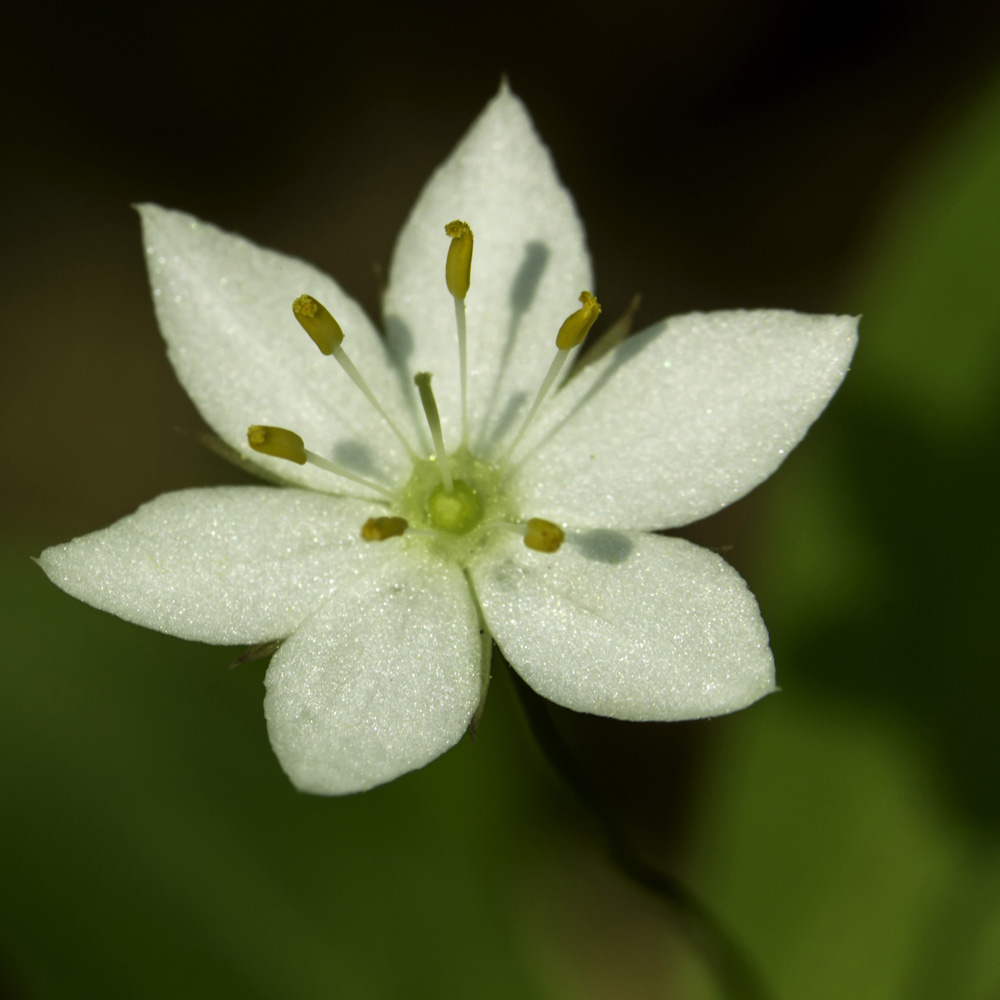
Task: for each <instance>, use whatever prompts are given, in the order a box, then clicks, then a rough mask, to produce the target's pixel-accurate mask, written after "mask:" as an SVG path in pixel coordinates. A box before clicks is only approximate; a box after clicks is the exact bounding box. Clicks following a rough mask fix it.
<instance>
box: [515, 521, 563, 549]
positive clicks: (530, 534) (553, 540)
mask: <svg viewBox="0 0 1000 1000" xmlns="http://www.w3.org/2000/svg"><path fill="white" fill-rule="evenodd" d="M565 537H566V533H565V532H564V531H563V530H562V528H560V527H559V525H558V524H553V523H552V522H551V521H546V520H544V519H543V518H541V517H533V518H532V519H531V520H530V521H529V522H528V525H527V528H526V530H525V532H524V544H525V545H527V547H528V548H529V549H534V550H535V551H536V552H558V551H559V546H560V545H562V543H563V539H564V538H565Z"/></svg>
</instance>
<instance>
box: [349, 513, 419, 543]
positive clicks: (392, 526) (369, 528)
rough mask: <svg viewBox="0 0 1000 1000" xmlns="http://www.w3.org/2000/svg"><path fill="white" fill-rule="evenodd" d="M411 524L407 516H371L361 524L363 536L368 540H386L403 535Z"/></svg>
mask: <svg viewBox="0 0 1000 1000" xmlns="http://www.w3.org/2000/svg"><path fill="white" fill-rule="evenodd" d="M409 526H410V525H409V523H408V522H407V520H406V518H405V517H370V518H368V520H367V521H365V523H364V524H363V525H362V526H361V537H362V538H363V539H364V540H365V541H366V542H384V541H385V540H386V539H387V538H395V537H396V536H397V535H401V534H402V533H403V532H404V531H406V529H407V528H408V527H409Z"/></svg>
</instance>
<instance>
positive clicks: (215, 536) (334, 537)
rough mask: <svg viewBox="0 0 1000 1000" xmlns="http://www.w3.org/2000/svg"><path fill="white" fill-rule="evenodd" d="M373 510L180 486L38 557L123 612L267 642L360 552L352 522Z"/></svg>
mask: <svg viewBox="0 0 1000 1000" xmlns="http://www.w3.org/2000/svg"><path fill="white" fill-rule="evenodd" d="M373 512H374V507H373V505H372V504H370V503H367V502H366V501H362V500H345V499H342V498H339V497H331V496H328V495H326V494H322V493H307V492H305V491H303V490H294V489H274V488H271V487H268V486H243V487H240V486H233V487H218V488H214V489H194V490H183V491H181V492H178V493H165V494H164V495H163V496H161V497H158V498H157V499H156V500H153V501H152V502H151V503H147V504H145V505H143V506H142V507H140V508H139V509H138V510H137V511H136V512H135V513H134V514H130V515H129V516H128V517H123V518H122V519H121V520H120V521H118V522H117V523H115V524H113V525H111V527H109V528H105V529H103V530H102V531H95V532H93V533H92V534H90V535H84V536H83V537H82V538H77V539H74V540H73V541H72V542H67V543H66V544H65V545H54V546H52V548H49V549H46V550H45V551H44V552H43V553H42V554H41V556H40V557H39V559H38V562H39V564H40V565H41V567H42V569H43V570H45V572H46V574H48V576H49V579H51V580H52V582H53V583H55V584H56V586H58V587H61V588H62V589H63V590H65V591H66V592H67V593H69V594H72V595H73V596H74V597H78V598H79V599H80V600H82V601H86V602H87V603H88V604H92V605H93V606H94V607H96V608H101V609H102V610H103V611H110V612H111V613H112V614H116V615H118V616H119V617H120V618H124V619H126V620H127V621H131V622H136V623H137V624H139V625H145V626H146V627H147V628H154V629H157V630H159V631H160V632H168V633H170V634H171V635H177V636H180V637H181V638H184V639H198V640H201V641H202V642H212V643H221V644H238V643H253V642H264V641H267V640H269V639H279V638H283V637H284V636H286V635H288V634H289V633H290V632H291V631H292V630H293V629H294V628H295V627H296V626H297V625H298V624H299V623H300V622H301V621H302V620H303V619H305V618H306V617H308V615H310V614H311V613H312V612H313V611H314V610H315V609H316V608H317V607H318V606H319V605H320V604H322V603H323V601H324V600H326V598H327V595H329V594H330V593H331V591H332V589H333V584H334V580H335V579H337V578H340V577H341V576H342V575H343V574H345V573H348V572H350V571H351V568H352V567H354V566H355V565H356V564H357V563H359V562H361V561H362V560H363V558H364V557H365V556H366V555H367V554H368V553H367V546H366V544H365V543H364V542H362V541H361V538H360V537H359V532H360V529H361V525H362V524H363V523H364V522H365V520H366V519H367V518H368V517H370V516H371V515H372V513H373Z"/></svg>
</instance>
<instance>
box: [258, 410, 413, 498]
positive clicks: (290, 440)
mask: <svg viewBox="0 0 1000 1000" xmlns="http://www.w3.org/2000/svg"><path fill="white" fill-rule="evenodd" d="M247 443H248V444H249V445H250V447H251V448H253V450H254V451H257V452H260V454H262V455H272V456H273V457H274V458H283V459H285V460H286V461H288V462H295V463H296V464H297V465H305V464H306V462H308V463H309V464H310V465H315V466H316V467H317V468H319V469H323V470H324V471H325V472H332V473H333V474H334V475H335V476H341V477H342V478H344V479H350V480H351V481H352V482H355V483H360V484H361V485H362V486H367V487H368V489H370V490H374V491H375V492H376V493H381V494H382V495H383V496H385V497H388V498H389V499H390V500H393V499H395V494H393V492H392V490H389V489H386V487H385V486H382V485H380V484H379V483H373V482H372V481H371V480H370V479H365V478H364V476H359V475H358V474H357V473H356V472H351V470H350V469H345V468H344V466H342V465H337V463H336V462H331V461H329V459H326V458H324V457H323V456H322V455H317V454H316V452H314V451H310V450H309V449H308V448H307V447H306V446H305V442H304V441H303V440H302V438H300V437H299V436H298V434H296V433H295V431H289V430H286V429H285V428H284V427H267V426H264V425H262V424H254V425H253V426H252V427H250V428H248V429H247Z"/></svg>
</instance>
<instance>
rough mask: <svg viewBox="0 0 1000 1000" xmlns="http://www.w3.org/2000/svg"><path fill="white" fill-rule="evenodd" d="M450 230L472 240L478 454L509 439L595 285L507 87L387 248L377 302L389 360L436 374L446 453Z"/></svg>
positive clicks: (452, 385)
mask: <svg viewBox="0 0 1000 1000" xmlns="http://www.w3.org/2000/svg"><path fill="white" fill-rule="evenodd" d="M456 218H458V219H462V220H464V221H465V222H468V223H469V225H470V226H471V227H472V230H473V232H474V233H475V251H474V253H473V259H472V286H471V289H470V291H469V294H468V297H467V299H466V304H467V309H468V328H469V348H468V351H469V419H470V424H471V427H472V435H471V437H472V442H473V444H474V445H475V444H477V443H479V442H481V441H483V440H492V439H493V438H494V437H495V436H497V435H498V434H499V433H502V432H503V431H507V432H509V431H510V430H511V427H512V425H513V426H515V427H516V422H515V420H514V417H515V415H516V412H517V410H518V409H524V408H525V407H526V406H527V404H529V403H530V402H531V400H532V399H533V398H534V394H535V391H536V390H537V389H538V386H539V383H540V382H541V380H542V377H543V376H544V374H545V371H546V369H547V368H548V365H549V362H550V361H551V360H552V357H553V355H554V354H555V337H556V333H557V332H558V330H559V327H560V325H561V324H562V321H563V320H564V319H565V318H566V317H567V316H568V315H569V314H570V313H572V312H573V311H574V310H575V309H576V308H578V304H577V296H579V294H580V292H581V291H583V290H584V289H590V288H591V286H592V282H593V278H592V275H591V269H590V258H589V256H588V254H587V249H586V245H585V237H584V231H583V224H582V223H581V222H580V219H579V216H578V215H577V213H576V208H575V207H574V205H573V200H572V198H571V196H570V194H569V192H568V191H567V190H566V189H565V188H564V187H563V186H562V184H561V183H560V181H559V178H558V176H557V175H556V172H555V167H554V165H553V163H552V157H551V155H550V154H549V151H548V150H547V149H546V147H545V146H544V145H543V144H542V142H541V140H540V139H539V138H538V135H537V133H536V132H535V129H534V126H533V125H532V122H531V119H530V117H529V116H528V112H527V110H526V109H525V107H524V105H523V104H522V103H521V102H520V101H519V100H518V99H517V98H516V97H515V96H514V95H513V94H512V93H511V92H510V91H509V90H508V89H507V87H506V85H504V86H503V87H502V88H501V90H500V93H499V94H498V95H497V96H496V97H495V98H494V99H493V100H492V101H491V102H490V103H489V104H488V105H487V106H486V109H485V110H484V111H483V113H482V114H481V115H480V116H479V118H478V119H476V121H475V122H474V123H473V125H472V128H471V129H470V130H469V132H468V133H467V134H466V136H465V137H464V138H463V139H462V141H461V142H460V143H459V144H458V146H457V147H456V148H455V150H454V152H453V153H452V154H451V156H449V158H448V159H447V160H446V161H445V162H444V163H443V164H442V165H441V167H439V168H438V171H437V172H436V173H435V174H434V176H433V177H432V178H431V180H430V181H429V182H428V184H427V186H426V187H425V188H424V190H423V192H422V193H421V195H420V197H419V199H418V200H417V203H416V205H415V207H414V209H413V212H412V214H411V215H410V218H409V219H408V221H407V222H406V225H405V226H404V227H403V230H402V232H401V233H400V235H399V241H398V243H397V244H396V250H395V254H394V256H393V261H392V269H391V273H390V280H389V289H388V293H387V296H386V306H385V312H386V325H387V328H388V333H389V341H390V344H391V345H392V348H393V351H394V352H395V354H396V356H397V357H398V358H399V359H400V360H403V361H405V362H406V364H407V365H408V366H409V368H410V370H411V371H413V372H416V371H430V372H432V373H433V374H434V377H435V381H434V391H435V393H436V395H437V401H438V406H439V409H440V410H441V417H442V421H443V423H444V425H445V430H446V436H447V438H448V440H449V442H450V443H451V444H452V445H457V443H458V435H459V433H460V413H461V390H460V383H459V377H458V346H457V344H458V341H457V334H456V327H455V308H454V300H453V299H452V297H451V295H450V294H449V293H448V290H447V288H446V286H445V258H446V255H447V251H448V240H447V238H446V237H445V235H444V226H445V224H446V223H448V222H450V221H452V220H453V219H456ZM501 389H502V392H501ZM498 428H499V430H498Z"/></svg>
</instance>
